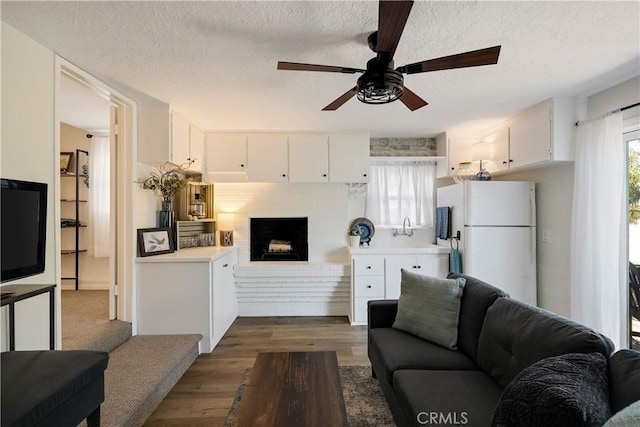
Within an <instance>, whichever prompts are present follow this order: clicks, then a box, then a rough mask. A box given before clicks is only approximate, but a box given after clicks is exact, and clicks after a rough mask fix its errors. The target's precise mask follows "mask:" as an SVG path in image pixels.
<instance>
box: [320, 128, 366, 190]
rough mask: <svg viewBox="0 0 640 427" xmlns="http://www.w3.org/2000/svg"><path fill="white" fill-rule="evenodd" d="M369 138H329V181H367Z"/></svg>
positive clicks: (345, 136) (338, 136) (334, 136)
mask: <svg viewBox="0 0 640 427" xmlns="http://www.w3.org/2000/svg"><path fill="white" fill-rule="evenodd" d="M369 152H370V148H369V136H368V135H331V136H329V181H330V182H368V181H369V178H368V176H369Z"/></svg>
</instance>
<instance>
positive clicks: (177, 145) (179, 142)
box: [171, 113, 190, 165]
mask: <svg viewBox="0 0 640 427" xmlns="http://www.w3.org/2000/svg"><path fill="white" fill-rule="evenodd" d="M189 133H190V130H189V122H188V121H186V120H185V119H183V118H182V117H180V116H178V115H177V114H173V113H172V114H171V161H172V162H173V163H175V164H177V165H183V164H186V163H187V162H189V160H188V159H189V137H190V135H189Z"/></svg>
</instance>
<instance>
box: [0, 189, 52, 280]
mask: <svg viewBox="0 0 640 427" xmlns="http://www.w3.org/2000/svg"><path fill="white" fill-rule="evenodd" d="M0 187H1V188H0V192H1V197H0V222H1V223H2V225H1V228H0V233H1V234H0V240H1V241H2V242H1V246H0V250H1V253H0V257H1V265H0V268H1V269H2V279H1V281H2V282H6V281H9V280H15V279H19V278H21V277H27V276H33V275H34V274H39V273H42V272H44V267H45V247H46V235H47V184H45V183H39V182H28V181H18V180H14V179H4V178H2V179H0Z"/></svg>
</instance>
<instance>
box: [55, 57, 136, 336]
mask: <svg viewBox="0 0 640 427" xmlns="http://www.w3.org/2000/svg"><path fill="white" fill-rule="evenodd" d="M56 69H57V73H58V79H57V91H56V95H57V96H56V100H57V102H56V115H57V123H58V140H57V142H56V146H57V148H58V149H59V151H63V148H65V144H66V143H67V141H65V136H63V132H65V131H68V130H69V129H71V130H74V131H76V132H77V133H78V134H81V135H82V137H84V138H85V139H86V141H84V144H86V146H85V148H86V147H87V146H88V147H90V148H89V149H87V150H84V148H83V150H84V151H86V152H87V154H88V155H86V156H85V157H87V158H88V159H89V161H88V162H84V163H82V164H80V165H79V167H81V168H82V166H87V169H86V170H84V171H82V173H81V174H80V179H79V181H80V188H83V186H85V183H84V179H85V178H88V179H87V182H88V186H89V187H88V188H87V190H90V189H91V184H92V182H94V181H95V180H96V179H97V175H98V169H97V166H96V165H94V164H93V163H92V162H91V160H93V159H95V158H96V157H97V156H96V154H95V152H96V146H95V142H96V141H97V140H98V139H101V140H102V143H103V144H106V146H105V147H106V154H105V155H106V157H107V158H108V161H109V163H108V164H109V166H108V168H107V169H108V171H109V174H108V178H106V179H107V180H108V181H107V183H106V184H102V185H96V187H108V188H109V190H108V191H107V192H106V197H103V199H105V200H106V202H105V203H106V206H107V207H106V212H107V213H106V215H107V220H108V222H109V223H110V225H107V226H105V225H104V224H103V222H102V221H100V220H98V221H97V223H99V225H98V226H99V227H100V228H101V229H103V230H107V233H106V237H105V236H104V235H103V236H102V241H104V239H105V238H106V243H105V244H106V249H104V246H103V249H102V255H105V252H106V256H104V257H102V256H95V255H96V248H95V245H91V246H88V245H89V244H90V243H92V241H93V240H94V239H95V236H94V235H93V234H95V233H93V234H92V235H91V236H85V239H84V240H83V239H80V243H79V244H77V245H74V246H73V247H72V248H71V249H72V250H81V251H84V250H86V251H87V252H81V254H84V255H82V256H83V258H81V259H80V261H79V264H80V268H79V274H78V275H76V276H77V277H78V279H79V289H93V290H101V292H102V293H103V295H106V299H105V302H104V305H107V309H106V310H105V307H104V305H103V303H102V302H101V303H100V309H99V310H100V311H101V312H103V313H105V312H106V313H107V314H106V315H104V316H103V317H105V319H103V320H105V321H109V320H110V319H111V320H115V319H117V320H119V321H124V322H128V323H129V330H131V327H132V325H131V323H133V321H134V319H133V314H132V313H133V303H132V288H133V285H132V282H133V273H132V272H133V261H134V258H135V241H134V238H133V237H132V236H135V233H134V229H133V223H134V214H133V212H132V209H131V206H132V193H133V185H132V184H131V183H133V181H134V178H133V177H132V175H133V172H134V171H133V164H134V163H133V159H134V153H135V150H136V140H135V138H134V135H135V132H134V131H135V121H134V117H135V116H136V107H135V103H134V102H133V101H132V100H130V99H129V98H127V97H126V96H124V95H122V94H120V93H119V92H117V91H116V90H114V89H112V88H111V87H110V86H108V85H106V84H105V83H103V82H101V81H99V80H97V79H96V78H94V77H93V76H91V75H90V74H88V73H86V72H85V71H83V70H81V69H79V68H78V67H76V66H74V65H73V64H71V63H69V62H68V61H66V60H64V59H62V58H60V57H56ZM70 83H71V84H74V85H76V89H77V88H78V87H79V88H81V89H82V90H84V92H85V94H88V96H89V98H87V99H90V101H88V102H90V103H91V104H92V105H93V107H96V105H99V107H98V108H97V110H96V111H99V113H98V114H99V115H100V116H101V119H100V120H99V122H98V123H97V124H94V125H93V128H89V127H88V126H86V125H82V124H81V122H76V123H72V124H70V123H67V122H70V121H71V120H72V119H70V118H68V116H65V111H64V109H65V108H68V107H67V106H65V105H64V104H63V102H64V100H65V96H67V95H68V90H69V84H70ZM76 107H79V108H76V112H75V113H76V114H80V113H82V112H85V113H86V112H87V111H91V108H90V106H89V105H87V104H83V105H77V106H76ZM69 126H71V128H70V127H69ZM89 136H90V137H89ZM92 152H93V155H92ZM74 154H75V152H74ZM80 155H82V153H81V154H80ZM87 176H88V177H87ZM61 181H62V178H61ZM63 191H64V187H63V183H62V182H59V183H58V190H57V193H59V196H60V198H61V199H62V198H65V196H64V195H63ZM74 196H75V194H74ZM94 197H95V195H91V196H90V197H89V198H86V199H85V198H84V197H82V196H81V197H77V198H76V199H80V200H86V201H80V202H77V204H81V205H86V206H85V207H84V208H83V209H84V210H85V212H84V214H85V215H86V216H84V217H83V212H80V218H81V219H80V223H82V218H86V219H85V221H86V224H85V225H86V227H81V229H82V231H81V233H85V234H88V232H90V231H91V224H90V222H89V221H91V222H94V220H95V218H94V219H91V220H90V219H89V218H90V216H89V215H88V211H89V207H90V204H91V201H92V200H94V201H95V199H94ZM66 203H71V204H76V202H75V201H74V202H66ZM61 204H62V202H61ZM62 209H63V208H62V207H59V208H58V209H57V211H58V212H57V214H58V216H59V217H60V218H66V216H65V213H64V212H63V210H62ZM103 209H104V208H103ZM91 217H92V218H93V216H91ZM59 233H60V234H58V236H59V238H58V239H57V240H58V242H57V252H58V253H59V254H60V255H59V256H60V258H59V264H58V265H59V269H58V271H59V272H61V273H62V274H61V275H60V276H61V277H60V278H59V279H60V280H59V283H58V285H59V286H58V290H57V292H60V293H59V294H58V298H57V301H58V304H60V301H61V300H62V291H60V290H59V289H61V288H64V289H69V288H70V286H71V289H75V283H74V281H69V282H71V283H65V282H67V280H62V279H63V278H64V277H66V274H67V273H68V271H64V269H63V265H62V263H63V262H64V261H63V257H64V256H65V255H62V251H63V250H64V249H67V248H65V246H63V245H67V244H68V243H66V242H65V239H64V235H63V234H62V233H63V231H62V230H61V231H60V232H59ZM84 245H87V246H84ZM76 248H77V249H76ZM90 248H91V250H89V249H90ZM74 256H75V254H74ZM71 264H72V265H73V264H74V263H73V262H71ZM83 264H84V269H83ZM83 270H84V271H83ZM87 270H93V271H87ZM92 273H93V274H94V276H91V274H92ZM96 273H97V274H96ZM94 279H95V280H94ZM65 292H66V291H65ZM62 309H63V307H62V304H60V305H59V306H58V307H57V310H56V312H57V313H61V311H62ZM57 324H58V330H59V331H61V333H59V334H57V335H58V337H61V336H62V335H63V334H64V330H63V325H62V316H61V315H60V316H59V317H58V319H57ZM58 340H59V341H58V343H57V345H58V347H60V346H61V344H62V342H61V339H60V338H58Z"/></svg>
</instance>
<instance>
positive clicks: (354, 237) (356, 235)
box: [349, 225, 362, 248]
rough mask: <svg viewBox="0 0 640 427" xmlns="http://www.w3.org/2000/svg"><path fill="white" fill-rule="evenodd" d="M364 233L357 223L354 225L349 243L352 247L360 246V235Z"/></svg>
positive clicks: (350, 231) (350, 232)
mask: <svg viewBox="0 0 640 427" xmlns="http://www.w3.org/2000/svg"><path fill="white" fill-rule="evenodd" d="M361 235H362V230H361V229H360V227H358V226H357V225H354V226H353V227H351V229H350V230H349V245H350V246H351V247H352V248H357V247H358V246H360V236H361Z"/></svg>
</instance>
